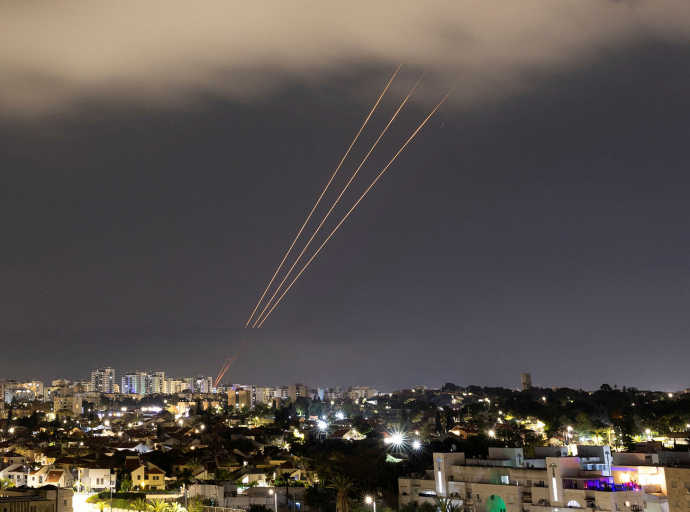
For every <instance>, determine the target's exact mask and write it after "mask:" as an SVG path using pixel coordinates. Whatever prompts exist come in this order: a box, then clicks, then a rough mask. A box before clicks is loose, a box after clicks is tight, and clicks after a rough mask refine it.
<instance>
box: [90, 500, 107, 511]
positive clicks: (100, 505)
mask: <svg viewBox="0 0 690 512" xmlns="http://www.w3.org/2000/svg"><path fill="white" fill-rule="evenodd" d="M93 506H94V508H97V509H98V510H100V511H101V512H103V511H104V510H105V509H106V507H107V506H108V504H107V503H106V502H105V501H103V500H101V501H97V502H96V503H94V504H93Z"/></svg>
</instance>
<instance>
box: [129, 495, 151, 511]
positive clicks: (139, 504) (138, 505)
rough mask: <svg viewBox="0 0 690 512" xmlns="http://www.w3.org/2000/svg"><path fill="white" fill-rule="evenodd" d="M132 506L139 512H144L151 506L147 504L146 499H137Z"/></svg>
mask: <svg viewBox="0 0 690 512" xmlns="http://www.w3.org/2000/svg"><path fill="white" fill-rule="evenodd" d="M130 506H131V507H132V508H133V509H134V510H138V511H139V512H144V511H145V510H146V509H147V508H148V506H149V504H148V503H146V500H145V499H144V498H137V499H136V500H134V501H132V502H131V503H130Z"/></svg>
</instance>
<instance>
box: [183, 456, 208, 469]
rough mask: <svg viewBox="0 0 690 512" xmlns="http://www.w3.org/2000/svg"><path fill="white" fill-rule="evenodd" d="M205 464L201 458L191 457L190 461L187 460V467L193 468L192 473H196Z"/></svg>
mask: <svg viewBox="0 0 690 512" xmlns="http://www.w3.org/2000/svg"><path fill="white" fill-rule="evenodd" d="M203 464H204V461H202V460H201V459H200V458H199V457H190V458H189V460H187V466H189V467H190V468H192V471H196V470H197V469H199V468H200V467H201V466H203Z"/></svg>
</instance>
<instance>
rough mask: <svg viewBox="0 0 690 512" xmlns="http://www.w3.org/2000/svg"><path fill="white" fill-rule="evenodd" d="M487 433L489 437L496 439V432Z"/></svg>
mask: <svg viewBox="0 0 690 512" xmlns="http://www.w3.org/2000/svg"><path fill="white" fill-rule="evenodd" d="M488 433H489V437H496V432H494V431H493V430H489V432H488Z"/></svg>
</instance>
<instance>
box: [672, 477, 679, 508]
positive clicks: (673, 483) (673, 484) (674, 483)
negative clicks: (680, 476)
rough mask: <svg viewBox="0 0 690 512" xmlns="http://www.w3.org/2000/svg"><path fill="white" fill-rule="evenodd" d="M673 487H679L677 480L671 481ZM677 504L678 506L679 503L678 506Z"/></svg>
mask: <svg viewBox="0 0 690 512" xmlns="http://www.w3.org/2000/svg"><path fill="white" fill-rule="evenodd" d="M671 487H673V488H674V489H675V488H676V487H678V482H675V481H674V482H671ZM677 506H678V505H676V507H677Z"/></svg>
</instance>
